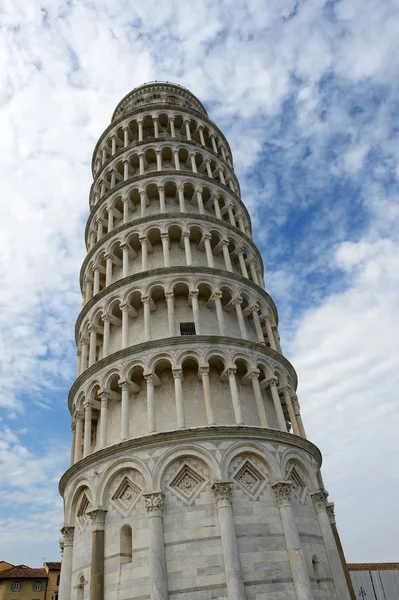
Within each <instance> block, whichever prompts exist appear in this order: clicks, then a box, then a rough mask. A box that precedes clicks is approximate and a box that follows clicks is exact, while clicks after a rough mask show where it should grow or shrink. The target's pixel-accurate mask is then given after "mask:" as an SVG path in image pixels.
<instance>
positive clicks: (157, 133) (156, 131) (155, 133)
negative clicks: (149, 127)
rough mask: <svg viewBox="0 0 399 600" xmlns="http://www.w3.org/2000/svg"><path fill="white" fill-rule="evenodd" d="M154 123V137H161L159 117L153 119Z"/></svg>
mask: <svg viewBox="0 0 399 600" xmlns="http://www.w3.org/2000/svg"><path fill="white" fill-rule="evenodd" d="M152 121H153V123H154V137H156V138H157V137H159V127H158V117H153V119H152Z"/></svg>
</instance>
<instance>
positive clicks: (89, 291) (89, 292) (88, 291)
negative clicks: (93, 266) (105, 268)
mask: <svg viewBox="0 0 399 600" xmlns="http://www.w3.org/2000/svg"><path fill="white" fill-rule="evenodd" d="M92 296H93V280H92V278H91V277H87V278H86V285H85V304H87V303H88V302H89V300H91V298H92Z"/></svg>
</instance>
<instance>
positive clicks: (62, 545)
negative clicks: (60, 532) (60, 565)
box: [58, 540, 65, 558]
mask: <svg viewBox="0 0 399 600" xmlns="http://www.w3.org/2000/svg"><path fill="white" fill-rule="evenodd" d="M58 545H59V547H60V553H61V558H64V546H65V542H64V540H58Z"/></svg>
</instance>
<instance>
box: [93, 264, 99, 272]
mask: <svg viewBox="0 0 399 600" xmlns="http://www.w3.org/2000/svg"><path fill="white" fill-rule="evenodd" d="M91 268H92V271H93V273H94V271H99V270H100V265H91Z"/></svg>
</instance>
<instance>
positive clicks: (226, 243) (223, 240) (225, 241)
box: [222, 238, 230, 246]
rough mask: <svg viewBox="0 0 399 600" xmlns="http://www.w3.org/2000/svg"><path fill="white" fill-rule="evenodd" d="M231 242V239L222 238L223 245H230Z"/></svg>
mask: <svg viewBox="0 0 399 600" xmlns="http://www.w3.org/2000/svg"><path fill="white" fill-rule="evenodd" d="M229 243H230V242H229V240H227V239H225V238H223V239H222V246H228V245H229Z"/></svg>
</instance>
